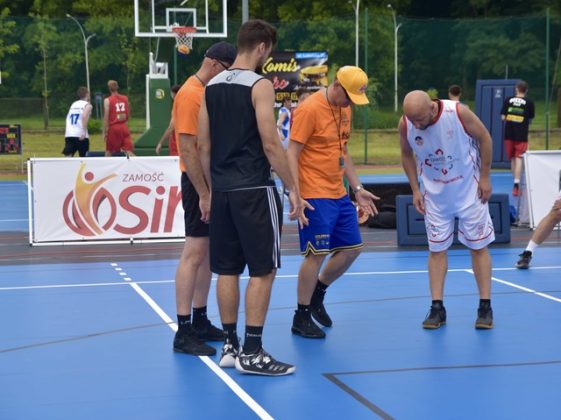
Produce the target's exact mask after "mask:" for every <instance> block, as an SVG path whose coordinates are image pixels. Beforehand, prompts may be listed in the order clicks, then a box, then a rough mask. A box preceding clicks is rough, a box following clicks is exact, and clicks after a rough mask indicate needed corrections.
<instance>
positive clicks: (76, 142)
mask: <svg viewBox="0 0 561 420" xmlns="http://www.w3.org/2000/svg"><path fill="white" fill-rule="evenodd" d="M76 94H77V95H78V98H80V99H78V100H77V101H75V102H73V103H72V105H70V109H69V110H68V114H67V115H66V132H65V133H64V137H65V139H64V149H63V151H62V154H63V155H64V156H66V157H72V156H74V154H75V153H76V152H78V154H79V155H80V157H85V156H86V154H87V153H88V150H90V139H89V135H88V120H89V119H90V114H91V113H92V104H90V92H89V91H88V89H87V88H86V87H84V86H80V87H79V88H78V91H77V92H76Z"/></svg>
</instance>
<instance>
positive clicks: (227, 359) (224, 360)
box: [218, 340, 239, 368]
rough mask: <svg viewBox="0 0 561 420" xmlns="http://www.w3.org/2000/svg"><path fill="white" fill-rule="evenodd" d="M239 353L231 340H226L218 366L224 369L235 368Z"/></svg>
mask: <svg viewBox="0 0 561 420" xmlns="http://www.w3.org/2000/svg"><path fill="white" fill-rule="evenodd" d="M238 353H239V351H238V349H236V348H234V345H233V344H232V343H231V342H230V341H229V340H226V342H225V343H224V345H223V346H222V355H221V356H220V361H219V362H218V366H220V367H223V368H233V367H235V366H236V359H237V358H238Z"/></svg>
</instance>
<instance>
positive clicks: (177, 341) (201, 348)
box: [173, 324, 216, 356]
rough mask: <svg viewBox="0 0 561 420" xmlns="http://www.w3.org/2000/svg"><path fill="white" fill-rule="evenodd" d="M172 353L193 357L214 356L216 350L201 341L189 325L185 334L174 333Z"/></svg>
mask: <svg viewBox="0 0 561 420" xmlns="http://www.w3.org/2000/svg"><path fill="white" fill-rule="evenodd" d="M173 351H176V352H179V353H187V354H193V355H195V356H214V355H215V354H216V349H215V348H214V347H210V346H209V345H207V344H205V343H204V342H203V341H201V340H200V339H199V338H198V337H197V333H196V332H195V330H194V329H193V327H192V326H191V325H190V324H189V326H187V327H186V331H185V332H182V333H179V331H178V332H176V333H175V338H174V339H173Z"/></svg>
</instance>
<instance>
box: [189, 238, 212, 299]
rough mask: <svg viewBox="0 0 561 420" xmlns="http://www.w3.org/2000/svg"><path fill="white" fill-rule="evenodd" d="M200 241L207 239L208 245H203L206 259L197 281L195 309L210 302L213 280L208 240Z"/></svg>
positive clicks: (202, 263)
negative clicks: (209, 294) (211, 282)
mask: <svg viewBox="0 0 561 420" xmlns="http://www.w3.org/2000/svg"><path fill="white" fill-rule="evenodd" d="M200 239H206V245H202V246H204V247H205V249H204V250H201V251H202V252H203V253H204V257H203V259H202V260H201V263H200V264H199V269H198V270H197V277H196V280H195V292H194V294H193V306H194V307H195V308H200V307H202V306H206V304H207V302H208V292H209V290H210V281H211V278H212V273H211V271H210V262H209V253H208V238H200ZM205 250H206V252H205Z"/></svg>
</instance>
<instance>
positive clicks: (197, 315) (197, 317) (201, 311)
mask: <svg viewBox="0 0 561 420" xmlns="http://www.w3.org/2000/svg"><path fill="white" fill-rule="evenodd" d="M207 321H208V318H207V316H206V306H201V307H200V308H193V326H194V327H195V328H196V327H198V326H204V325H205V324H206V323H207Z"/></svg>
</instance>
